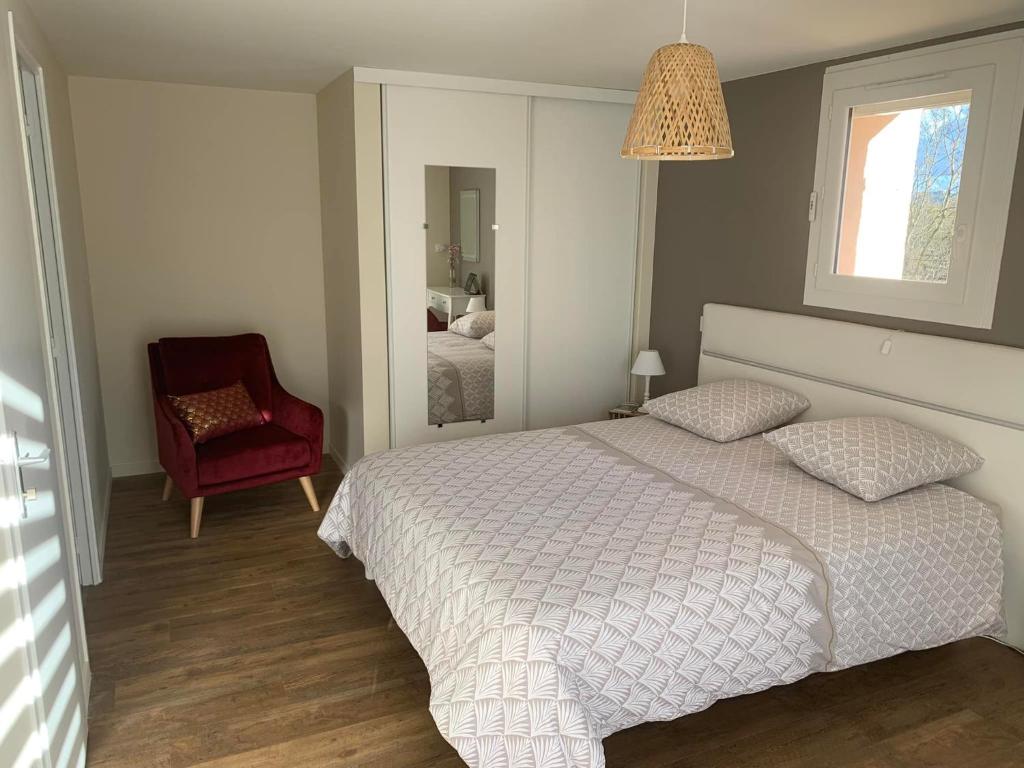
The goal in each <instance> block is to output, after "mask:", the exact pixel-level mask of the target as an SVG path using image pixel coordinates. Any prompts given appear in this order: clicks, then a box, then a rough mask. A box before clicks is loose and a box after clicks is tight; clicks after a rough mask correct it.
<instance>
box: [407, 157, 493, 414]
mask: <svg viewBox="0 0 1024 768" xmlns="http://www.w3.org/2000/svg"><path fill="white" fill-rule="evenodd" d="M424 175H425V183H426V186H425V192H426V222H425V231H426V260H427V261H426V266H427V269H426V275H427V285H426V289H427V291H426V294H427V296H426V298H427V423H428V424H436V425H437V426H438V427H442V426H444V425H445V424H450V423H453V422H458V421H478V420H479V421H486V420H488V419H493V418H494V354H495V351H494V334H493V331H494V326H495V320H494V316H495V313H494V223H495V222H494V194H495V172H494V169H493V168H458V167H448V166H436V165H428V166H426V169H425V174H424ZM463 261H470V262H473V269H472V271H469V270H467V271H466V273H465V275H463V273H462V262H463ZM463 278H465V279H463ZM460 286H462V287H460Z"/></svg>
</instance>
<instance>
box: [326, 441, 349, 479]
mask: <svg viewBox="0 0 1024 768" xmlns="http://www.w3.org/2000/svg"><path fill="white" fill-rule="evenodd" d="M327 453H328V454H329V455H330V457H331V458H332V459H334V463H335V464H337V465H338V468H339V469H341V474H343V475H347V474H348V464H346V463H345V460H344V459H342V458H341V454H340V453H338V451H337V450H336V449H335V447H334V446H333V445H332V446H329V447H328V449H327Z"/></svg>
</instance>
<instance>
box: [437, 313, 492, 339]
mask: <svg viewBox="0 0 1024 768" xmlns="http://www.w3.org/2000/svg"><path fill="white" fill-rule="evenodd" d="M448 330H449V331H451V332H452V333H457V334H459V335H460V336H468V337H469V338H471V339H482V338H483V337H484V336H486V335H487V334H488V333H490V332H491V331H493V330H494V310H489V311H486V312H473V313H471V314H468V315H463V316H462V317H460V318H459V319H458V320H456V321H455V322H453V323H452V324H451V325H449V326H448Z"/></svg>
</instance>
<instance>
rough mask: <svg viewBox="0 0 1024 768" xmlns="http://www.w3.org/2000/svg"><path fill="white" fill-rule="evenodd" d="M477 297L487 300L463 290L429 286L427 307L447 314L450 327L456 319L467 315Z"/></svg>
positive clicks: (481, 295) (478, 294) (480, 295)
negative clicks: (472, 301)
mask: <svg viewBox="0 0 1024 768" xmlns="http://www.w3.org/2000/svg"><path fill="white" fill-rule="evenodd" d="M477 296H479V297H480V298H486V296H484V294H482V293H466V292H465V291H464V290H463V289H462V288H445V287H444V286H433V287H432V286H427V306H428V307H433V308H434V309H436V310H437V311H438V312H443V313H445V314H447V315H448V324H449V325H451V323H452V321H454V320H455V318H457V317H459V316H461V315H464V314H466V309H467V308H468V307H469V300H470V299H475V298H476V297H477Z"/></svg>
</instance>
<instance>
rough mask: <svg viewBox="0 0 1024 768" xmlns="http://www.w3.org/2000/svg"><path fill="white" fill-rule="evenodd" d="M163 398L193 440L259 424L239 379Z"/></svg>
mask: <svg viewBox="0 0 1024 768" xmlns="http://www.w3.org/2000/svg"><path fill="white" fill-rule="evenodd" d="M167 399H168V400H170V401H171V407H172V408H174V412H175V413H176V414H178V418H179V419H181V420H182V421H183V422H185V427H186V428H187V429H188V432H189V434H190V435H191V436H192V442H193V443H205V442H206V441H207V440H212V439H213V438H215V437H222V436H223V435H230V434H231V433H232V432H238V431H240V430H243V429H248V428H249V427H258V426H260V424H262V423H263V416H261V415H260V412H259V409H257V408H256V404H255V403H254V402H253V401H252V398H251V397H250V396H249V390H247V389H246V388H245V384H243V383H242V382H240V381H237V382H235V383H234V384H232V385H231V386H229V387H221V388H220V389H211V390H210V391H208V392H196V393H194V394H191V395H168V396H167Z"/></svg>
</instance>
